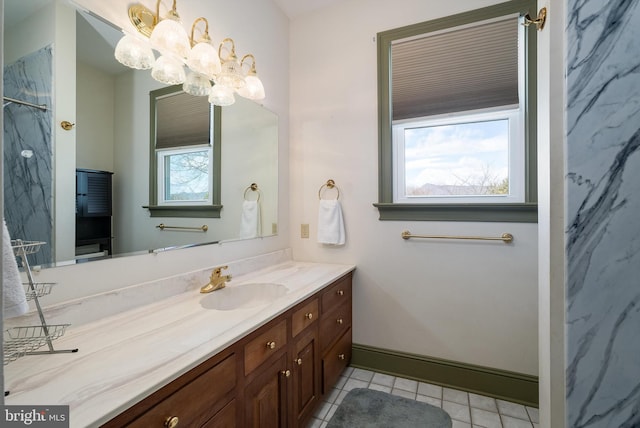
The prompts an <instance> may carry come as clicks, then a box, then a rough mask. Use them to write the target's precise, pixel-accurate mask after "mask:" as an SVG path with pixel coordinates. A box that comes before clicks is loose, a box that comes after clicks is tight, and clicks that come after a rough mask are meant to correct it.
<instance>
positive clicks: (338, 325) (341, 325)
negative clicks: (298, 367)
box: [320, 301, 351, 351]
mask: <svg viewBox="0 0 640 428" xmlns="http://www.w3.org/2000/svg"><path fill="white" fill-rule="evenodd" d="M350 326H351V301H348V302H345V303H344V304H342V305H340V306H338V307H337V308H335V309H334V310H332V311H331V312H329V313H326V314H324V315H322V319H321V320H320V349H321V350H323V351H324V350H325V349H327V346H330V345H331V344H332V343H333V341H334V340H336V339H337V338H338V337H339V336H340V335H341V334H342V333H344V332H345V331H346V330H347V328H349V327H350Z"/></svg>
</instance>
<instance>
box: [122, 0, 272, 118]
mask: <svg viewBox="0 0 640 428" xmlns="http://www.w3.org/2000/svg"><path fill="white" fill-rule="evenodd" d="M160 1H161V0H158V2H157V3H156V11H155V14H154V13H153V12H152V11H151V10H149V9H148V8H147V7H145V6H143V5H141V4H134V5H132V6H130V7H129V9H128V13H129V20H130V21H131V23H132V24H133V25H134V27H135V28H136V29H137V31H138V34H136V35H133V34H125V35H124V37H122V39H120V41H119V42H118V44H117V45H116V49H115V57H116V59H117V60H118V61H119V62H120V63H122V64H124V65H126V66H127V67H130V68H133V69H137V70H149V69H150V70H151V77H153V78H154V79H155V80H157V81H158V82H162V83H165V84H167V85H178V84H182V89H183V90H184V91H185V92H186V93H188V94H191V95H195V96H208V97H209V102H210V103H211V104H215V105H218V106H228V105H231V104H233V103H234V102H235V95H234V94H238V95H240V96H242V97H244V98H248V99H250V100H256V101H258V100H262V99H264V97H265V93H264V86H263V85H262V81H260V78H258V73H257V71H256V60H255V57H254V56H253V55H252V54H246V55H244V56H243V57H242V58H241V59H240V60H238V56H237V55H236V48H235V43H234V41H233V39H230V38H225V39H224V40H222V42H220V44H219V46H218V48H217V49H216V47H215V46H214V45H213V42H212V40H211V38H210V37H209V22H208V21H207V20H206V18H204V17H200V18H198V19H196V20H195V21H194V22H193V24H192V25H191V34H190V35H188V34H187V32H186V31H185V29H184V28H183V27H182V23H181V21H180V16H179V15H178V12H177V10H176V0H173V7H172V8H171V10H170V11H169V12H168V13H167V14H166V16H164V17H163V18H162V19H161V18H160ZM200 24H204V31H202V35H201V36H200V37H199V38H198V39H197V40H196V38H195V31H196V28H197V27H198V25H200ZM154 51H156V52H157V53H158V57H157V58H156V55H155V54H154ZM245 69H246V71H245Z"/></svg>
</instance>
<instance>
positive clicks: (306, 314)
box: [291, 299, 318, 337]
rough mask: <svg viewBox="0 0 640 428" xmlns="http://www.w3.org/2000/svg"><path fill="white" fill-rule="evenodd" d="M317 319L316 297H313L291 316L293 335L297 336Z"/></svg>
mask: <svg viewBox="0 0 640 428" xmlns="http://www.w3.org/2000/svg"><path fill="white" fill-rule="evenodd" d="M317 319H318V299H313V300H312V301H310V302H309V303H307V304H306V305H304V306H303V307H301V308H300V309H298V310H297V311H295V312H294V313H293V315H292V317H291V330H292V334H293V337H295V336H297V335H298V334H299V333H300V332H301V331H302V330H304V329H305V328H307V326H309V325H311V324H313V323H314V322H315V321H316V320H317Z"/></svg>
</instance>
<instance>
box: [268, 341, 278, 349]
mask: <svg viewBox="0 0 640 428" xmlns="http://www.w3.org/2000/svg"><path fill="white" fill-rule="evenodd" d="M267 348H268V349H276V342H274V341H271V342H267Z"/></svg>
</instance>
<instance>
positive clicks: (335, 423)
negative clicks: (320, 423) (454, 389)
mask: <svg viewBox="0 0 640 428" xmlns="http://www.w3.org/2000/svg"><path fill="white" fill-rule="evenodd" d="M368 427H369V428H374V427H380V428H382V427H384V428H419V427H425V428H451V418H450V417H449V415H448V414H447V412H445V411H444V410H442V409H440V408H438V407H435V406H432V405H430V404H426V403H421V402H419V401H415V400H409V399H408V398H404V397H398V396H396V395H391V394H387V393H386V392H381V391H376V390H372V389H364V388H356V389H352V390H351V391H349V393H348V394H347V395H346V396H345V397H344V399H343V400H342V403H340V406H338V408H337V409H336V412H335V413H334V414H333V417H332V418H331V420H330V421H329V424H328V425H327V428H368Z"/></svg>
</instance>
